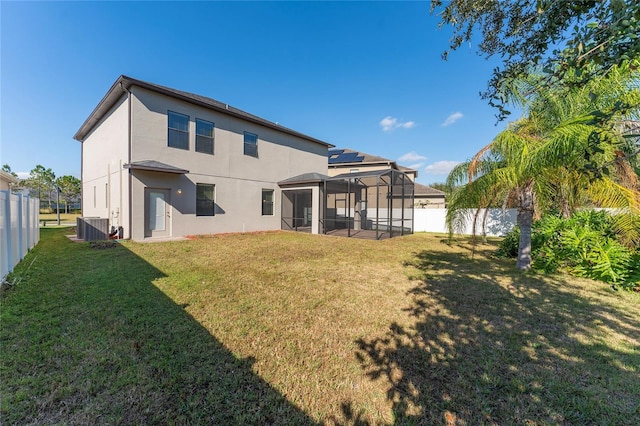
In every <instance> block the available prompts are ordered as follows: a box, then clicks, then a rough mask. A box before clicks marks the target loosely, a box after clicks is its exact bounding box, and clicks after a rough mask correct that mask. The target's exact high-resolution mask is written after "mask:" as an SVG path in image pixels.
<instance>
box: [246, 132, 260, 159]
mask: <svg viewBox="0 0 640 426" xmlns="http://www.w3.org/2000/svg"><path fill="white" fill-rule="evenodd" d="M244 155H250V156H252V157H257V156H258V135H254V134H253V133H248V132H244Z"/></svg>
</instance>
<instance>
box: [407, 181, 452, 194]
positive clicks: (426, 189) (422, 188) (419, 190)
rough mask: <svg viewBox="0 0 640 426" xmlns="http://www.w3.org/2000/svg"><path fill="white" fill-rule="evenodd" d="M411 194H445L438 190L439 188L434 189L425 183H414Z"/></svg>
mask: <svg viewBox="0 0 640 426" xmlns="http://www.w3.org/2000/svg"><path fill="white" fill-rule="evenodd" d="M413 194H414V196H415V195H433V196H436V195H440V196H443V197H444V195H445V193H444V191H440V190H439V189H435V188H431V187H430V186H427V185H422V184H421V183H416V184H415V186H414V187H413Z"/></svg>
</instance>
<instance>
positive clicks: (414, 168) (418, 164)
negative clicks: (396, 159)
mask: <svg viewBox="0 0 640 426" xmlns="http://www.w3.org/2000/svg"><path fill="white" fill-rule="evenodd" d="M422 166H424V163H416V164H410V165H408V166H407V167H408V168H410V169H413V170H418V169H419V168H420V167H422Z"/></svg>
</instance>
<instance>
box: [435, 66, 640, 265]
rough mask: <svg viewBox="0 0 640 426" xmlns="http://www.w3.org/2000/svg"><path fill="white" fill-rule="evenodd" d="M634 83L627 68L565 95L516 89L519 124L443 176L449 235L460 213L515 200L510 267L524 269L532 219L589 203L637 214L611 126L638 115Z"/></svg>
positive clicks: (639, 203) (619, 141) (638, 203)
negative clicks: (515, 242) (514, 250)
mask: <svg viewBox="0 0 640 426" xmlns="http://www.w3.org/2000/svg"><path fill="white" fill-rule="evenodd" d="M637 82H638V75H637V73H635V71H633V70H630V69H629V68H627V69H615V70H612V72H611V73H610V75H609V76H608V77H607V78H606V79H601V80H598V81H593V82H591V83H589V85H588V86H580V87H572V88H569V89H567V90H564V91H554V90H553V89H552V88H545V87H541V86H539V85H532V80H531V79H527V80H523V81H519V82H516V84H514V85H513V86H512V87H511V92H510V96H511V99H513V100H514V101H516V103H517V104H518V105H519V106H520V107H522V108H523V110H524V115H523V117H522V118H521V119H519V120H517V121H515V122H513V123H511V124H509V125H508V126H507V128H506V129H505V130H504V131H502V132H500V133H499V134H498V135H497V136H496V137H495V139H494V140H493V141H492V142H491V143H490V144H488V145H487V146H485V147H484V148H483V149H481V150H480V151H479V152H478V153H477V154H476V155H475V156H474V157H473V158H472V159H471V160H470V161H468V162H466V163H463V164H461V165H459V166H458V167H457V168H455V169H454V170H453V171H452V172H451V174H450V175H449V178H448V183H449V184H450V185H452V186H453V185H458V189H457V190H456V191H455V192H454V193H453V194H452V196H451V199H450V202H449V210H448V213H447V222H448V224H449V229H450V231H451V232H455V231H456V230H457V229H459V224H460V223H461V222H462V221H463V219H465V217H466V216H467V215H469V214H470V213H469V211H468V210H466V211H465V209H469V208H481V207H486V206H487V205H488V203H489V202H490V200H493V199H496V198H497V197H502V199H505V200H506V199H510V200H513V201H514V203H515V205H516V207H517V209H518V225H519V227H520V242H519V248H518V259H517V264H516V266H517V267H518V268H519V269H528V268H529V267H530V265H531V225H532V223H533V219H534V215H535V214H536V212H537V213H542V212H543V211H546V210H549V209H551V208H555V209H557V210H560V211H562V212H563V214H566V215H568V214H571V213H572V211H573V210H574V209H575V208H577V207H579V206H582V205H585V203H587V202H590V203H592V204H594V205H602V206H606V207H620V208H626V209H628V210H627V212H628V213H629V214H632V215H637V214H640V195H639V192H638V189H637V188H635V189H634V188H633V185H631V186H630V185H629V184H628V180H627V178H628V177H629V176H626V175H625V173H626V172H625V170H627V171H628V170H632V168H628V167H622V166H623V165H626V164H627V163H629V158H627V157H625V156H624V155H620V153H622V152H623V150H622V148H623V147H625V146H626V145H628V143H627V142H626V141H627V140H628V139H625V138H623V137H622V134H621V131H620V127H619V126H617V125H616V123H619V122H620V121H621V120H622V119H624V118H628V117H630V116H631V117H633V116H634V115H637V114H638V111H639V109H640V90H638V84H637ZM620 102H623V103H624V105H625V107H624V108H620ZM603 111H604V112H603ZM625 144H626V145H625ZM593 164H597V165H600V166H601V168H597V169H594V170H595V171H597V172H598V173H597V174H595V173H594V174H589V173H586V171H585V170H587V168H588V167H592V168H593ZM612 165H613V166H614V167H608V166H612ZM630 223H631V222H630V221H628V220H627V219H625V218H624V217H623V216H622V217H621V219H620V220H619V224H620V227H621V229H627V230H632V227H631V226H630V225H629V224H630ZM636 231H637V230H636ZM636 234H637V232H636ZM630 235H631V238H632V239H633V238H636V239H638V238H640V235H635V236H634V235H632V234H630Z"/></svg>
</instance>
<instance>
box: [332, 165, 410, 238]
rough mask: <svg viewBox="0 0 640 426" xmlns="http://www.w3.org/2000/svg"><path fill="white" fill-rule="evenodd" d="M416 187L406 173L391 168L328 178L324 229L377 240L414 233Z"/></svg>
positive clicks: (334, 232) (335, 233) (333, 232)
mask: <svg viewBox="0 0 640 426" xmlns="http://www.w3.org/2000/svg"><path fill="white" fill-rule="evenodd" d="M413 188H414V184H413V181H411V179H409V177H408V176H407V175H406V174H404V173H402V172H399V171H397V170H389V169H387V170H376V171H367V172H358V173H345V174H341V175H338V176H335V177H332V178H328V179H327V180H325V182H324V191H323V192H324V194H325V200H326V201H325V206H324V215H323V219H322V230H323V232H324V233H325V234H330V235H342V236H347V237H357V238H368V239H376V240H379V239H383V238H391V237H395V236H399V235H407V234H412V233H413Z"/></svg>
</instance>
